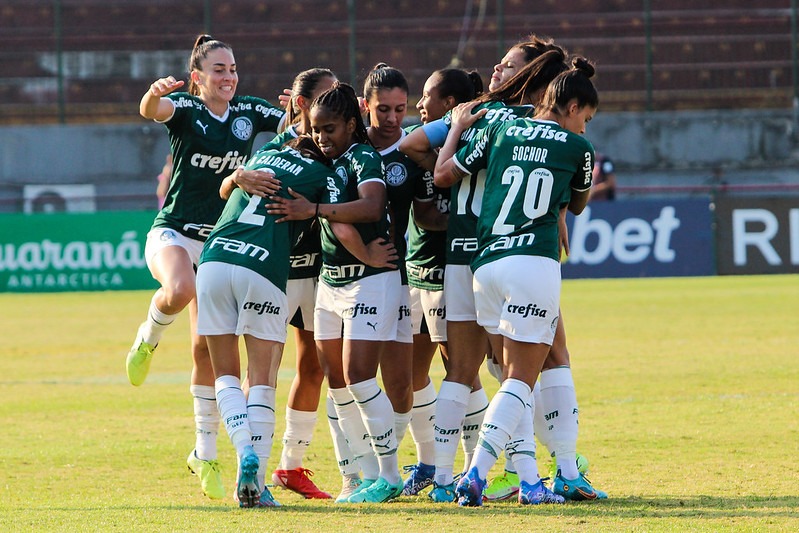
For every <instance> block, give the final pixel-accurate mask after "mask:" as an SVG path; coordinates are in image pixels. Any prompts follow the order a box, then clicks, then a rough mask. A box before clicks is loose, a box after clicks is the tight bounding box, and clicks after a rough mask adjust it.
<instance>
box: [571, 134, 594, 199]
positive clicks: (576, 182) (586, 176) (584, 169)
mask: <svg viewBox="0 0 799 533" xmlns="http://www.w3.org/2000/svg"><path fill="white" fill-rule="evenodd" d="M578 139H580V140H582V141H583V151H582V154H583V155H582V160H583V164H582V166H581V167H580V168H578V169H577V172H575V173H574V176H572V179H571V183H570V185H571V188H572V190H574V191H577V192H583V191H587V190H588V189H590V188H591V180H592V178H593V175H594V172H593V170H594V147H593V146H591V143H589V142H588V141H586V140H585V139H584V138H582V137H578Z"/></svg>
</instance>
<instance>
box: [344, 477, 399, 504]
mask: <svg viewBox="0 0 799 533" xmlns="http://www.w3.org/2000/svg"><path fill="white" fill-rule="evenodd" d="M404 487H405V484H404V483H403V482H402V480H400V482H399V483H397V484H396V485H392V484H391V483H389V482H388V481H386V480H385V479H383V478H382V477H379V478H377V481H375V482H374V483H372V484H371V485H369V486H368V487H367V488H365V489H363V490H360V491H358V492H357V493H355V494H353V495H352V496H350V497H349V499H348V500H347V502H348V503H383V502H387V501H389V500H393V499H394V498H396V497H397V496H399V495H400V494H402V489H403V488H404Z"/></svg>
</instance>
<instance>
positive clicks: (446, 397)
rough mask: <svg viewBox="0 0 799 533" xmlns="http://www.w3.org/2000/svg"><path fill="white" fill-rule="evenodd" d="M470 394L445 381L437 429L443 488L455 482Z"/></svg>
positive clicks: (437, 458)
mask: <svg viewBox="0 0 799 533" xmlns="http://www.w3.org/2000/svg"><path fill="white" fill-rule="evenodd" d="M470 394H471V387H469V386H468V385H463V384H461V383H456V382H454V381H443V382H442V383H441V388H440V389H439V391H438V398H437V399H436V414H435V426H434V428H435V465H436V477H435V481H436V483H438V484H439V485H449V484H450V483H452V477H453V476H452V472H453V469H454V468H455V453H456V452H457V451H458V440H459V439H460V433H461V426H462V425H463V418H464V417H465V416H466V407H467V405H468V402H469V395H470Z"/></svg>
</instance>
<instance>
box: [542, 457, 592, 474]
mask: <svg viewBox="0 0 799 533" xmlns="http://www.w3.org/2000/svg"><path fill="white" fill-rule="evenodd" d="M577 471H578V472H580V473H581V474H587V473H588V458H587V457H586V456H585V455H582V454H580V453H578V454H577ZM557 475H558V460H557V459H556V458H555V456H554V455H553V456H552V463H551V464H550V465H549V478H550V479H555V477H556V476H557Z"/></svg>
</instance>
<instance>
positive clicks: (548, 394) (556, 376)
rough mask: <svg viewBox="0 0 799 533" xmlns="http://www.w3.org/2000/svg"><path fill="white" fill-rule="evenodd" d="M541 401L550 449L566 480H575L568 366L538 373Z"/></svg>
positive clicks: (574, 428) (573, 417) (574, 404)
mask: <svg viewBox="0 0 799 533" xmlns="http://www.w3.org/2000/svg"><path fill="white" fill-rule="evenodd" d="M541 402H542V403H543V404H544V405H543V407H544V411H543V412H544V413H545V416H546V417H548V420H547V421H548V422H549V425H548V426H547V427H548V428H549V441H550V443H551V447H550V448H549V451H550V452H554V454H555V458H556V459H557V462H558V468H559V469H560V471H561V474H562V475H563V477H565V478H566V479H576V478H577V477H578V476H579V475H580V474H579V471H578V470H577V414H578V413H577V394H576V393H575V390H574V379H573V378H572V372H571V368H569V367H567V366H564V367H558V368H553V369H551V370H545V371H543V372H541Z"/></svg>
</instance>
